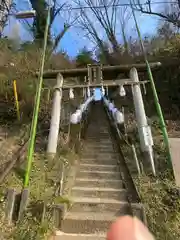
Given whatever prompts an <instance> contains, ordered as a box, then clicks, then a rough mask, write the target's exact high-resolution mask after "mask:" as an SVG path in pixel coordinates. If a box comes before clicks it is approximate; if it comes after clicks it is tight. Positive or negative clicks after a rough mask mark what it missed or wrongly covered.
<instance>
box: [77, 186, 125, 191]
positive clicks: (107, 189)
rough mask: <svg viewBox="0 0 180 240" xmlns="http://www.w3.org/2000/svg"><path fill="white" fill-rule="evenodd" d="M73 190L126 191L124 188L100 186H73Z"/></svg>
mask: <svg viewBox="0 0 180 240" xmlns="http://www.w3.org/2000/svg"><path fill="white" fill-rule="evenodd" d="M72 189H73V190H82V191H93V192H94V191H107V192H127V191H126V189H124V188H122V189H116V188H101V187H77V186H75V187H73V188H72Z"/></svg>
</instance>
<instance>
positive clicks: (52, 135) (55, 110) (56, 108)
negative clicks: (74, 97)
mask: <svg viewBox="0 0 180 240" xmlns="http://www.w3.org/2000/svg"><path fill="white" fill-rule="evenodd" d="M62 86H63V76H62V75H61V74H58V75H57V85H56V86H55V89H54V99H53V107H52V114H51V123H50V132H49V138H48V147H47V153H48V154H50V155H52V156H53V157H54V156H55V155H56V149H57V143H58V135H59V125H60V117H61V100H62Z"/></svg>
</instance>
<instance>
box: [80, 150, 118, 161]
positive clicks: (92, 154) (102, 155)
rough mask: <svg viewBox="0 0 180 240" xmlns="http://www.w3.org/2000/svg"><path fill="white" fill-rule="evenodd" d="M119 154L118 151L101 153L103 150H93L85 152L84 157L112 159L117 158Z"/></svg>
mask: <svg viewBox="0 0 180 240" xmlns="http://www.w3.org/2000/svg"><path fill="white" fill-rule="evenodd" d="M118 156H119V154H118V153H113V154H112V153H101V152H95V151H91V152H89V153H86V152H83V153H82V158H96V159H104V160H110V159H117V158H118Z"/></svg>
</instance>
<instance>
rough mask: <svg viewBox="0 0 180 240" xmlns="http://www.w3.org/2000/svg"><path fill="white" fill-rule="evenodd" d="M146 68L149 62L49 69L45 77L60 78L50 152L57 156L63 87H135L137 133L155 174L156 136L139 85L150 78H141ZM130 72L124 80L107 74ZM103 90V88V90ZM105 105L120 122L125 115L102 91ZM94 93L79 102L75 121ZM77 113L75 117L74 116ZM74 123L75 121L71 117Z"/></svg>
mask: <svg viewBox="0 0 180 240" xmlns="http://www.w3.org/2000/svg"><path fill="white" fill-rule="evenodd" d="M150 66H151V68H153V69H154V70H155V69H158V68H159V67H161V63H159V62H157V63H151V64H150ZM137 71H141V72H145V71H146V64H132V65H118V66H103V65H101V64H96V65H87V68H77V69H61V70H49V71H45V72H44V76H43V77H44V79H47V78H48V79H52V78H56V79H57V85H56V86H55V88H54V89H55V91H54V99H53V107H52V115H51V123H50V132H49V138H48V146H47V153H48V154H50V155H53V156H55V154H56V149H57V142H58V135H59V127H60V126H59V125H60V116H61V100H62V91H63V89H69V90H70V89H75V88H85V89H89V90H90V89H94V88H97V87H99V88H102V90H103V89H104V87H112V86H123V85H130V86H132V92H133V101H134V107H135V113H136V119H137V124H138V132H139V137H140V146H141V150H142V152H144V153H146V154H147V155H148V156H149V158H150V161H151V165H152V169H153V173H154V175H155V167H154V160H153V150H152V146H153V139H152V135H151V129H150V127H149V125H148V123H147V118H146V114H145V109H144V103H143V99H142V94H141V88H140V84H143V85H144V84H146V83H148V82H149V81H147V80H145V81H139V78H138V72H137ZM124 72H126V73H128V72H130V78H125V79H112V80H109V79H108V78H107V77H109V76H110V75H112V76H118V74H119V73H124ZM78 76H83V77H84V79H85V82H84V83H79V84H71V83H66V84H64V79H65V78H68V77H78ZM102 92H103V91H102ZM102 97H103V101H104V104H105V105H106V107H107V108H108V109H109V111H110V112H111V113H112V115H113V118H114V120H115V122H117V123H121V122H122V119H123V118H122V117H121V116H120V114H121V113H120V111H118V109H117V108H115V106H114V105H113V104H112V103H111V102H110V101H109V100H108V99H107V98H106V97H105V96H104V93H103V94H102ZM93 99H94V97H93V95H89V96H88V98H87V99H86V101H85V102H84V103H83V104H82V105H80V107H79V109H78V110H77V111H76V113H75V115H76V117H74V119H75V120H74V123H77V122H79V121H81V117H82V113H83V112H84V111H85V110H86V109H87V107H88V105H89V103H90V102H91V101H93ZM75 115H74V116H75ZM72 122H73V120H72Z"/></svg>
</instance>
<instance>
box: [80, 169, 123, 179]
mask: <svg viewBox="0 0 180 240" xmlns="http://www.w3.org/2000/svg"><path fill="white" fill-rule="evenodd" d="M77 177H78V178H87V179H89V178H96V179H105V178H107V179H117V180H119V179H120V173H119V172H109V171H93V172H92V171H80V172H78V174H77Z"/></svg>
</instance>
